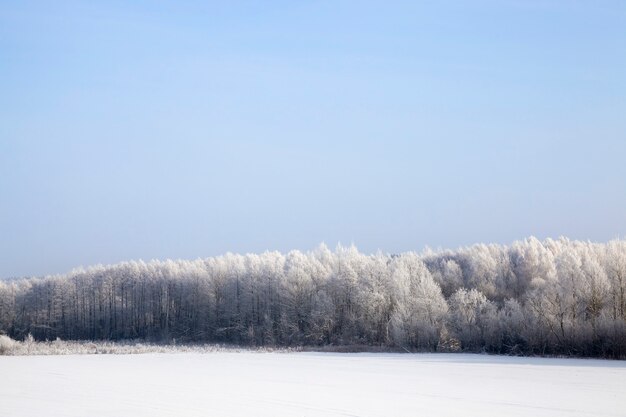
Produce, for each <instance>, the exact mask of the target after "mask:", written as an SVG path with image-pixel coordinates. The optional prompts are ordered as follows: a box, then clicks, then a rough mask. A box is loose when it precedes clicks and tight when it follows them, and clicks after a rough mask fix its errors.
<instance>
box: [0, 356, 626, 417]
mask: <svg viewBox="0 0 626 417" xmlns="http://www.w3.org/2000/svg"><path fill="white" fill-rule="evenodd" d="M0 416H3V417H20V416H28V417H34V416H37V417H39V416H64V417H69V416H81V417H83V416H89V417H97V416H111V417H113V416H114V417H123V416H134V417H137V416H146V417H148V416H149V417H157V416H177V417H185V416H216V417H218V416H225V417H226V416H235V417H239V416H251V417H258V416H268V417H269V416H271V417H279V416H289V417H294V416H364V417H365V416H372V417H373V416H381V417H382V416H385V417H402V416H412V417H415V416H534V417H535V416H552V417H554V416H587V417H589V416H626V362H618V361H603V360H584V359H537V358H508V357H497V356H484V355H465V354H415V355H413V354H330V353H252V352H243V353H236V352H234V353H223V352H222V353H209V354H194V353H184V354H145V355H83V356H26V357H0Z"/></svg>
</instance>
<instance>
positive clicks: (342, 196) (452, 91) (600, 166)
mask: <svg viewBox="0 0 626 417" xmlns="http://www.w3.org/2000/svg"><path fill="white" fill-rule="evenodd" d="M625 28H626V7H625V6H624V4H623V3H622V2H619V1H597V2H595V1H594V2H589V1H549V0H548V1H521V0H520V1H514V0H510V1H507V0H501V1H495V0H494V1H428V2H420V1H410V2H364V1H309V2H306V1H304V2H293V1H289V2H287V1H285V2H271V1H260V2H219V3H217V2H204V1H203V2H200V1H198V2H161V1H139V2H122V1H119V2H118V1H109V2H99V3H97V2H80V1H77V2H73V1H56V2H31V1H25V2H10V3H9V2H5V3H4V4H3V5H2V6H0V277H9V276H22V275H40V274H46V273H58V272H63V271H66V270H68V269H70V268H72V267H74V266H77V265H89V264H94V263H112V262H118V261H122V260H128V259H138V258H142V259H152V258H196V257H206V256H211V255H217V254H221V253H224V252H227V251H232V252H259V251H264V250H268V249H269V250H274V249H278V250H283V251H285V250H289V249H310V248H313V247H315V246H316V245H317V244H319V243H320V242H322V241H324V242H326V243H327V244H329V245H330V246H331V247H332V246H334V245H335V244H336V243H337V242H342V243H344V244H349V243H352V242H353V243H355V244H356V245H357V246H358V247H359V248H360V249H361V250H363V251H365V252H373V251H376V250H377V249H382V250H383V251H385V252H401V251H407V250H421V249H422V248H424V246H426V245H428V246H431V247H435V248H436V247H457V246H461V245H467V244H471V243H474V242H498V243H508V242H511V241H513V240H515V239H520V238H524V237H527V236H530V235H535V236H537V237H539V238H543V237H548V236H551V237H558V236H560V235H566V236H568V237H571V238H577V239H591V240H608V239H611V238H614V237H618V236H624V235H625V234H626V30H625Z"/></svg>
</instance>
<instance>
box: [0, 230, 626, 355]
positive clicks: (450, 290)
mask: <svg viewBox="0 0 626 417" xmlns="http://www.w3.org/2000/svg"><path fill="white" fill-rule="evenodd" d="M0 333H5V334H7V335H9V336H10V337H12V338H15V339H18V340H19V339H24V338H26V337H27V335H29V334H31V335H32V336H33V337H35V338H36V339H37V340H46V339H47V340H54V339H55V338H61V339H64V340H114V341H115V340H124V339H145V340H151V341H167V342H172V341H176V342H183V343H190V342H219V343H234V344H240V345H253V346H303V345H304V346H328V345H333V346H345V345H350V346H352V345H359V346H363V345H365V346H376V347H383V348H390V349H398V350H407V351H459V350H460V351H472V352H473V351H485V352H494V353H507V354H543V355H575V356H596V357H616V358H623V357H626V240H613V241H610V242H608V243H591V242H582V241H572V240H568V239H566V238H560V239H558V240H553V239H546V240H544V241H539V240H537V239H536V238H532V237H531V238H529V239H526V240H523V241H518V242H515V243H513V244H512V245H509V246H503V245H495V244H492V245H485V244H477V245H473V246H469V247H465V248H461V249H458V250H454V251H452V250H439V251H433V250H426V251H424V252H422V253H419V254H418V253H414V252H409V253H403V254H400V255H389V254H384V253H381V252H379V253H376V254H372V255H368V254H363V253H360V252H359V251H358V250H357V249H356V248H355V247H354V246H351V247H342V246H338V247H337V248H336V249H335V250H334V251H331V250H329V249H328V248H327V247H326V246H325V245H320V246H319V247H318V248H316V249H315V250H313V251H310V252H306V253H304V252H300V251H291V252H289V253H287V254H282V253H279V252H265V253H262V254H246V255H238V254H230V253H229V254H226V255H223V256H218V257H211V258H207V259H197V260H176V261H174V260H166V261H150V262H143V261H131V262H124V263H120V264H116V265H108V266H102V265H98V266H93V267H89V268H80V269H75V270H73V271H71V272H69V273H67V274H63V275H56V276H47V277H38V278H24V279H17V280H11V281H7V280H5V281H1V280H0Z"/></svg>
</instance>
